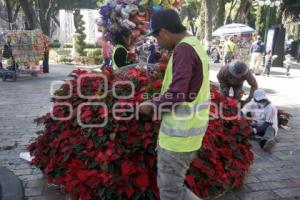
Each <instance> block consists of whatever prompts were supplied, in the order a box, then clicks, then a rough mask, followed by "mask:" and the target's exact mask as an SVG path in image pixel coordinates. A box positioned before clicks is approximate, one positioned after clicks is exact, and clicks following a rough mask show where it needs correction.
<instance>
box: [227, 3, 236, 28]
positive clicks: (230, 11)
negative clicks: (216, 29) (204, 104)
mask: <svg viewBox="0 0 300 200" xmlns="http://www.w3.org/2000/svg"><path fill="white" fill-rule="evenodd" d="M236 3H237V0H232V1H231V5H230V9H229V13H228V15H227V17H226V21H225V24H229V23H231V22H232V18H231V13H232V10H233V8H234V7H235V5H236Z"/></svg>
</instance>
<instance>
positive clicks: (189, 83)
mask: <svg viewBox="0 0 300 200" xmlns="http://www.w3.org/2000/svg"><path fill="white" fill-rule="evenodd" d="M149 35H152V36H154V37H155V38H156V39H157V42H158V44H159V46H160V47H162V48H165V49H167V50H170V51H173V54H172V56H171V58H170V60H169V62H168V65H167V69H166V73H165V77H164V81H163V86H162V89H161V94H160V96H159V97H156V98H154V99H152V100H151V101H148V102H144V103H143V104H142V105H141V106H140V112H141V113H144V114H152V113H153V111H155V110H154V109H156V108H157V111H158V112H160V113H162V123H161V127H160V131H159V137H158V147H157V169H158V177H157V184H158V187H159V191H160V199H161V200H199V197H197V196H196V195H195V194H194V193H193V192H192V191H190V190H189V189H188V188H187V187H186V186H185V185H184V180H185V175H186V172H187V170H188V169H189V167H190V164H191V163H192V161H193V159H194V158H195V156H196V154H197V150H199V149H200V147H201V145H202V139H203V136H204V134H205V132H206V129H207V125H208V120H209V104H210V103H209V99H210V84H209V63H208V56H207V54H206V51H205V48H204V46H203V45H202V44H201V43H200V42H199V41H198V39H197V38H196V37H194V36H192V35H189V34H188V33H187V31H186V28H185V27H184V26H183V25H182V23H181V20H180V18H179V16H178V14H177V12H176V11H174V10H172V9H163V10H160V11H158V12H156V13H154V15H153V16H152V17H151V21H150V33H149Z"/></svg>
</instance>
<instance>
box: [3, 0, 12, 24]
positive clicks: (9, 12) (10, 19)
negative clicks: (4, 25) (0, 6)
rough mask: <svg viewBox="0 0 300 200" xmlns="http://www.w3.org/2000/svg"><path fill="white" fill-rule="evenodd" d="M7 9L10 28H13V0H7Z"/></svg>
mask: <svg viewBox="0 0 300 200" xmlns="http://www.w3.org/2000/svg"><path fill="white" fill-rule="evenodd" d="M5 4H6V9H7V19H8V30H11V23H13V15H12V10H13V8H12V4H11V1H9V0H5Z"/></svg>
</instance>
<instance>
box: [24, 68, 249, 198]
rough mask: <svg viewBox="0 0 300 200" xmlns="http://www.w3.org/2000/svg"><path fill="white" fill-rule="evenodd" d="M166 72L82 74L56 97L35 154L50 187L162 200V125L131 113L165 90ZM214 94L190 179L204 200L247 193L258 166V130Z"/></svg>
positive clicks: (87, 194)
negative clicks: (253, 135)
mask: <svg viewBox="0 0 300 200" xmlns="http://www.w3.org/2000/svg"><path fill="white" fill-rule="evenodd" d="M164 68H165V66H164V65H161V66H160V67H158V68H155V69H154V70H148V69H146V68H143V67H137V68H128V69H127V70H126V72H125V73H114V72H113V71H112V70H111V69H110V68H103V69H102V72H101V73H99V74H95V73H91V72H87V71H82V70H76V71H74V72H73V77H74V78H73V79H71V80H67V81H65V83H64V84H63V85H62V86H61V87H60V89H59V90H57V91H56V92H55V96H54V97H53V102H54V107H53V112H52V113H48V114H46V115H45V116H42V117H40V118H38V119H37V120H36V121H37V122H38V123H39V124H43V125H44V128H43V130H42V131H40V132H39V133H38V134H39V136H38V137H37V138H36V139H35V141H34V142H33V143H32V144H30V146H29V147H28V148H29V150H30V152H31V154H32V155H33V156H34V159H33V161H32V164H33V165H35V166H37V167H38V168H40V169H41V170H42V171H43V173H44V175H45V176H46V177H47V178H48V181H49V182H51V183H53V184H56V185H58V186H62V187H63V188H64V190H65V191H66V192H68V193H72V194H73V195H75V196H77V197H78V198H80V199H81V200H91V199H102V200H112V199H116V200H117V199H122V200H126V199H128V200H129V199H131V200H132V199H139V200H151V199H153V200H155V199H159V194H158V189H157V186H156V152H155V148H156V140H157V135H158V130H159V126H160V121H152V119H151V118H149V117H147V116H142V115H139V118H131V115H132V112H131V111H133V113H135V111H136V107H135V105H138V104H140V103H141V102H143V101H144V100H145V94H153V93H155V92H158V91H159V90H160V88H161V85H162V77H163V71H164ZM153 71H155V73H153ZM128 81H130V82H131V83H133V84H134V90H132V87H130V86H129V84H128ZM116 83H118V84H116ZM211 92H212V97H211V98H212V102H213V103H214V105H217V106H211V115H210V117H211V119H210V123H209V127H208V130H207V132H206V134H205V137H204V141H203V145H202V148H201V149H200V150H199V152H198V157H197V158H196V159H195V160H194V162H193V163H192V166H191V168H190V170H189V172H188V175H187V177H186V183H187V185H188V186H189V187H190V188H191V189H192V190H193V191H194V192H195V193H196V194H197V195H199V196H200V197H204V198H206V197H209V196H216V195H218V194H220V193H222V192H223V191H226V190H229V189H232V188H234V187H238V186H240V185H241V184H242V181H243V177H244V176H245V173H246V172H247V170H248V169H249V167H250V164H251V163H252V161H253V154H252V152H251V151H250V148H251V145H250V144H249V142H248V136H249V134H250V126H249V124H248V122H247V121H246V120H245V119H244V118H242V117H237V116H238V115H237V114H238V108H237V102H236V101H235V100H233V99H231V98H223V97H222V96H221V95H220V93H219V91H218V90H217V88H216V87H215V86H212V87H211ZM116 96H118V97H120V96H130V98H126V99H125V98H116ZM147 96H149V95H147ZM97 97H98V98H97ZM116 105H117V106H116ZM116 109H117V110H118V111H119V112H117V113H114V110H116ZM137 113H138V112H137ZM104 122H105V123H106V125H105V126H103V127H99V126H97V124H98V125H99V124H101V123H104ZM89 125H94V126H89Z"/></svg>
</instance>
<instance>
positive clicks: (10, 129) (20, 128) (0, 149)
mask: <svg viewBox="0 0 300 200" xmlns="http://www.w3.org/2000/svg"><path fill="white" fill-rule="evenodd" d="M219 67H220V66H218V65H213V66H212V70H211V80H212V81H216V78H215V75H216V72H217V70H218V68H219ZM72 69H73V67H71V66H58V65H52V66H51V67H50V70H51V73H50V74H47V75H41V76H40V77H38V78H32V77H22V78H20V79H18V81H17V82H0V166H4V167H7V168H8V169H10V170H12V171H13V172H14V173H15V174H16V175H17V176H18V177H19V178H20V179H21V180H22V181H23V186H24V190H25V196H26V200H63V199H66V197H65V194H64V193H63V192H60V190H59V188H57V187H54V186H49V185H48V184H46V182H45V180H44V178H43V176H42V174H41V172H40V171H39V170H38V169H36V168H34V167H31V166H29V165H28V163H27V161H24V160H22V159H20V158H19V153H20V152H23V151H26V145H27V144H29V143H30V141H31V140H32V139H33V138H34V137H36V135H35V132H36V131H37V130H38V129H39V128H37V127H36V125H35V124H34V123H33V122H32V121H33V119H34V118H35V117H37V116H40V115H42V114H44V113H46V112H47V111H49V110H50V107H51V103H50V101H49V100H50V99H49V98H50V89H49V88H50V85H51V82H52V81H56V80H62V79H65V78H66V75H67V74H68V73H69V72H70V71H71V70H72ZM291 74H292V75H291V76H290V77H286V76H284V69H282V68H274V69H273V72H271V75H270V77H267V76H258V77H257V79H258V83H259V86H260V87H261V88H264V89H266V90H267V92H268V94H269V97H270V99H271V100H272V101H273V102H274V103H275V104H276V105H278V106H281V107H283V108H284V109H285V110H287V111H289V112H290V113H291V114H293V118H292V120H291V122H290V126H291V127H292V129H291V130H290V131H285V130H282V129H281V130H280V132H279V143H278V144H277V145H276V147H275V148H274V149H273V151H272V152H271V153H266V152H263V151H262V150H261V149H260V148H259V147H258V145H257V143H256V142H253V151H254V153H255V161H254V164H253V166H252V168H251V170H250V172H249V174H248V176H247V178H246V179H245V184H244V186H243V187H242V188H241V189H238V190H235V191H233V192H231V193H228V194H226V195H224V196H223V197H221V198H220V200H238V199H239V200H248V199H253V200H254V199H255V200H271V199H286V200H291V199H300V133H299V131H298V130H299V128H300V123H299V121H300V112H299V111H300V93H298V90H297V86H298V85H299V86H300V66H295V69H292V70H291Z"/></svg>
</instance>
